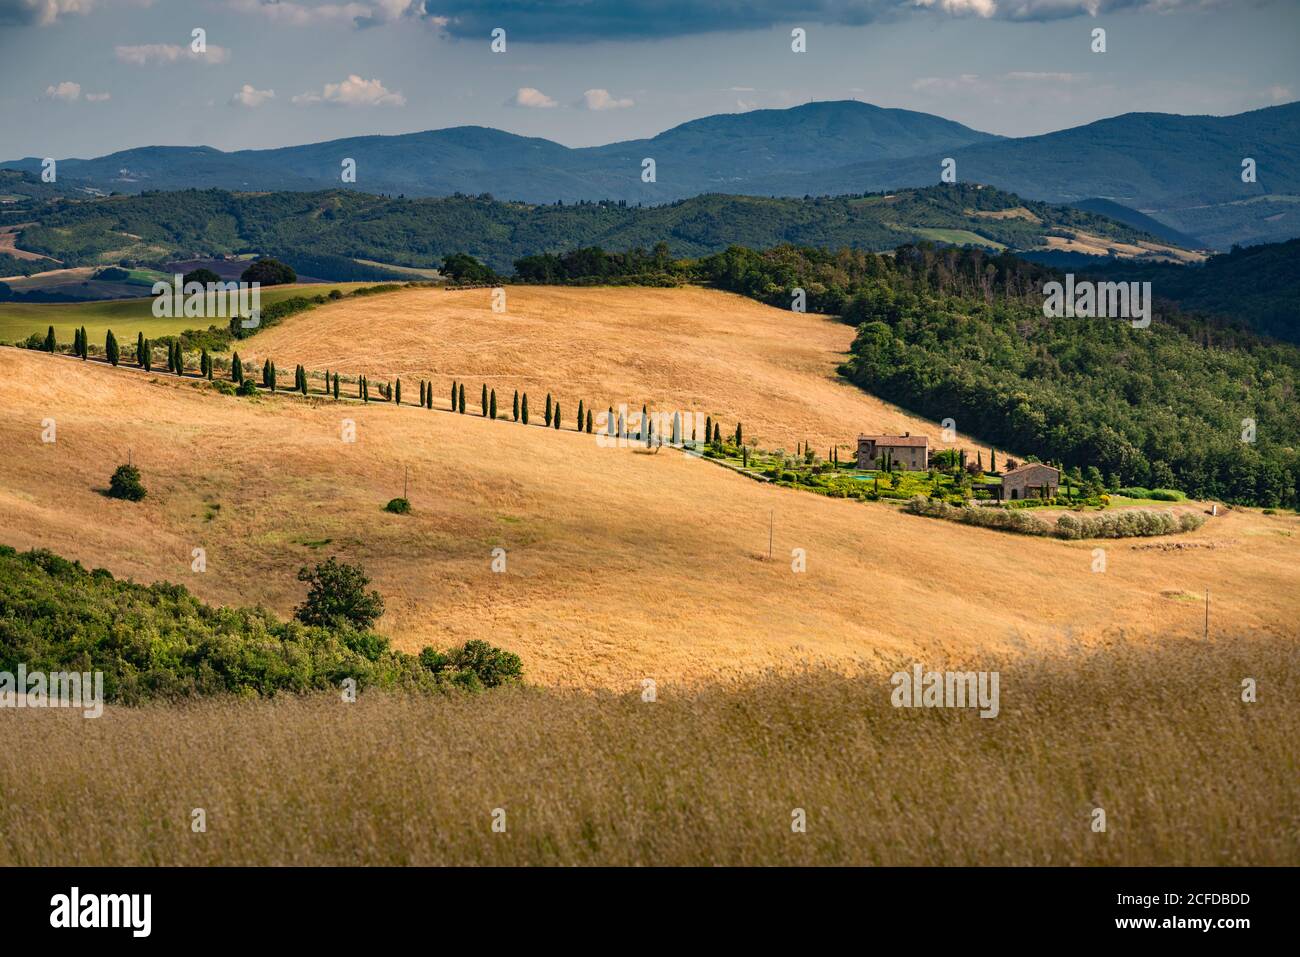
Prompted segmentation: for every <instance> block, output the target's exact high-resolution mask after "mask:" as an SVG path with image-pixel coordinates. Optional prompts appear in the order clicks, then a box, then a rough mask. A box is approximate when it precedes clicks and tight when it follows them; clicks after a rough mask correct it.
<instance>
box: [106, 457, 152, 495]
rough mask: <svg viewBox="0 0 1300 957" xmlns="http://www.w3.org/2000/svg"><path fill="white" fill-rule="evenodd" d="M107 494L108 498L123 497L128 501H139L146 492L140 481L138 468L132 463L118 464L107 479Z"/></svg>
mask: <svg viewBox="0 0 1300 957" xmlns="http://www.w3.org/2000/svg"><path fill="white" fill-rule="evenodd" d="M108 494H109V497H110V498H123V499H126V500H127V501H128V502H138V501H140V499H142V498H144V497H145V494H146V493H145V490H144V485H143V483H141V481H140V470H139V469H138V468H136V467H135V466H134V465H119V466H118V467H117V471H116V472H114V473H113V477H112V478H111V479H109V480H108Z"/></svg>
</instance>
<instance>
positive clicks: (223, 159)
mask: <svg viewBox="0 0 1300 957" xmlns="http://www.w3.org/2000/svg"><path fill="white" fill-rule="evenodd" d="M1297 155H1300V103H1291V104H1287V105H1284V106H1277V107H1270V108H1268V109H1263V110H1255V111H1253V112H1250V113H1242V114H1239V115H1237V116H1228V117H1214V116H1179V115H1172V114H1162V113H1130V114H1126V115H1124V116H1118V117H1114V118H1111V119H1106V120H1099V121H1097V122H1095V123H1089V124H1087V125H1085V126H1080V127H1075V128H1072V129H1067V130H1061V131H1058V132H1055V133H1048V134H1044V135H1042V136H1032V137H1021V138H1006V137H999V136H994V135H992V134H988V133H982V132H979V131H977V130H972V129H970V128H968V127H965V126H962V125H961V124H960V123H955V122H952V121H950V120H946V119H943V118H941V117H938V116H933V115H930V114H927V113H917V112H912V111H909V110H893V109H883V108H881V107H877V106H871V105H869V104H866V103H860V102H857V101H837V102H823V103H809V104H806V105H803V106H798V107H793V108H791V109H788V110H755V111H752V112H749V113H738V114H727V115H718V116H709V117H704V118H702V119H698V120H693V121H691V122H689V123H684V124H682V125H680V126H676V127H674V128H672V129H670V130H667V131H665V132H663V133H660V134H659V135H657V136H654V137H651V138H649V139H642V140H630V141H627V142H621V143H612V144H610V145H607V146H599V147H588V148H582V149H571V148H569V147H565V146H562V145H560V144H558V143H554V142H551V141H550V140H546V139H540V138H535V137H524V136H516V135H514V134H511V133H504V132H501V131H499V130H493V129H487V128H484V127H456V128H452V129H445V130H433V131H428V132H422V133H409V134H404V135H400V136H360V137H352V138H348V139H341V140H333V141H330V142H326V143H315V144H309V145H304V146H290V147H283V148H279V149H269V150H241V151H237V152H231V153H226V152H222V151H221V150H217V149H213V148H212V147H207V146H198V147H177V146H149V147H142V148H139V149H132V150H126V151H123V152H119V153H113V154H110V155H108V156H104V157H100V158H97V159H64V160H61V161H59V165H58V171H59V177H60V180H61V182H63V183H64V184H66V185H68V186H71V187H73V188H80V189H83V190H84V189H86V188H90V189H98V190H104V191H118V192H128V193H134V192H141V191H144V190H176V189H188V188H210V187H211V188H220V189H229V190H250V191H251V190H256V191H263V190H301V191H309V190H320V189H331V188H339V187H343V186H344V185H345V184H343V183H342V182H341V178H340V173H341V169H342V166H341V164H342V162H343V160H344V159H353V160H355V162H356V168H357V179H356V183H355V184H354V186H353V184H347V185H348V187H349V188H356V189H357V190H360V191H364V192H367V193H387V194H403V195H406V196H446V195H451V194H455V193H464V194H470V195H476V194H481V193H491V194H492V195H493V196H495V197H498V198H502V199H517V200H522V201H525V202H529V203H537V204H545V203H553V202H556V201H557V200H558V201H564V202H566V203H571V202H575V201H579V200H602V199H608V200H615V201H620V200H621V201H627V202H629V203H642V204H646V205H657V204H662V203H667V202H672V201H675V200H680V199H684V198H688V197H692V196H697V195H700V194H702V193H716V192H723V193H731V194H742V195H757V196H804V195H814V196H819V195H840V194H849V193H855V194H861V193H864V192H869V191H872V192H875V191H883V190H892V189H897V188H901V187H912V186H925V185H930V184H933V183H936V182H938V181H939V173H940V163H941V161H942V160H943V159H944V158H945V157H951V158H953V159H954V160H956V164H957V166H956V173H957V178H958V180H959V181H960V182H976V183H986V184H990V185H994V186H997V187H999V188H1001V189H1005V190H1008V191H1011V192H1014V193H1016V194H1018V195H1020V196H1024V197H1027V198H1030V199H1037V200H1044V201H1048V202H1053V203H1069V204H1076V203H1077V204H1080V205H1081V206H1083V207H1084V208H1096V206H1095V204H1096V203H1098V202H1100V203H1104V204H1109V206H1108V207H1107V209H1108V212H1107V215H1110V216H1112V217H1114V218H1118V219H1121V220H1122V221H1126V222H1130V223H1131V224H1133V225H1136V224H1137V223H1139V222H1152V221H1154V222H1156V223H1159V224H1161V226H1162V227H1163V228H1164V229H1165V230H1166V232H1164V233H1162V234H1161V235H1162V236H1163V238H1166V239H1169V240H1170V241H1174V242H1179V243H1180V244H1182V245H1192V246H1207V247H1213V248H1227V247H1228V246H1230V245H1232V244H1233V243H1254V242H1266V241H1275V240H1281V239H1286V238H1290V237H1292V236H1297V235H1300V171H1297V170H1296V169H1295V164H1294V163H1293V162H1292V160H1293V159H1294V157H1295V156H1297ZM647 158H649V159H653V160H654V164H655V170H654V172H655V177H654V182H644V181H643V180H642V175H643V161H644V160H645V159H647ZM1245 158H1252V159H1254V160H1255V162H1256V164H1257V169H1258V174H1257V175H1258V182H1256V183H1243V182H1242V181H1241V166H1242V160H1243V159H1245ZM0 166H3V167H8V168H12V169H19V170H25V171H28V172H39V170H40V160H39V159H38V158H35V157H28V158H26V159H20V160H12V161H8V162H4V163H0ZM1089 204H1094V205H1093V206H1089ZM1126 210H1127V211H1128V212H1125V211H1126ZM1099 211H1100V210H1099ZM1126 217H1127V218H1126ZM1149 228H1150V227H1148V229H1149ZM1175 237H1180V238H1175Z"/></svg>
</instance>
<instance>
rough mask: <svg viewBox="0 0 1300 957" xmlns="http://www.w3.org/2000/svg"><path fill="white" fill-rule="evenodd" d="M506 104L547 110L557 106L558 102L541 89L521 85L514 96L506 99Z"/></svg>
mask: <svg viewBox="0 0 1300 957" xmlns="http://www.w3.org/2000/svg"><path fill="white" fill-rule="evenodd" d="M506 105H507V106H526V107H529V108H531V109H534V110H549V109H551V108H552V107H555V106H559V105H560V104H558V103H556V102H555V101H554V100H553V99H551V98H550V97H549V96H547V95H546V94H545V93H543V92H542V91H541V90H535V89H533V88H532V87H531V86H521V87H520V88H519V90H518V92H516V93H515V95H514V96H512V97H511V98H510V99H508V100H506Z"/></svg>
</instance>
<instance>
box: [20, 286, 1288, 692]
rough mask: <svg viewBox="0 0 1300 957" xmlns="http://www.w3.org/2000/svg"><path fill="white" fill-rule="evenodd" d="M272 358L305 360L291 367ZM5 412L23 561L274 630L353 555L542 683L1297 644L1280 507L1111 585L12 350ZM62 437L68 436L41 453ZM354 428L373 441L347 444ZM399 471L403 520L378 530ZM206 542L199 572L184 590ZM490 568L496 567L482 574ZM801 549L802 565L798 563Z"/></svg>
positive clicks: (588, 449) (440, 417)
mask: <svg viewBox="0 0 1300 957" xmlns="http://www.w3.org/2000/svg"><path fill="white" fill-rule="evenodd" d="M402 295H407V294H405V293H402V294H395V295H394V296H393V297H383V298H385V299H396V298H397V297H398V296H402ZM428 295H429V296H430V297H433V296H453V295H459V294H451V293H443V292H441V291H434V292H430V293H428ZM521 298H522V297H521ZM596 298H597V300H599V299H600V297H596ZM373 301H376V302H377V301H378V300H373ZM349 305H352V304H349ZM333 308H334V307H332V306H331V307H325V308H324V309H322V310H319V313H320V314H321V315H328V314H329V312H330V310H331V309H333ZM352 322H353V323H354V325H353V328H354V329H357V330H361V331H362V333H363V334H362V336H361V338H362V339H363V340H364V341H369V340H368V336H369V327H368V326H367V325H366V324H365V323H364V322H362V321H360V319H359V317H357V316H356V315H355V314H354V315H353V319H352ZM717 324H718V325H720V326H721V325H725V324H724V323H723V322H722V321H721V320H718V322H717ZM286 325H287V324H286ZM479 325H481V323H480V324H479ZM398 328H399V329H400V326H399V327H398ZM278 331H279V329H275V330H272V332H278ZM326 332H328V327H327V330H326ZM507 338H508V337H507ZM250 341H256V340H250ZM471 341H472V340H471ZM749 347H750V348H751V349H753V350H755V352H756V354H757V356H758V358H755V357H754V356H753V355H752V354H750V353H748V352H746V351H745V350H739V351H738V355H737V357H736V358H734V359H733V361H732V362H731V363H730V368H731V369H732V371H733V373H734V374H735V375H737V376H739V377H742V378H744V379H745V380H746V381H750V382H757V383H759V385H760V386H765V385H766V384H765V383H764V382H763V380H762V378H761V375H760V374H759V371H756V370H760V371H761V370H762V369H763V368H764V362H765V361H767V360H764V359H763V358H762V356H763V355H764V344H762V343H749ZM449 348H451V345H450V344H448V343H446V342H442V343H441V344H438V343H437V342H436V340H435V342H433V343H431V344H430V349H433V350H447V349H449ZM521 348H527V343H526V342H525V343H524V345H523V346H522V347H521ZM444 354H445V353H444ZM815 354H816V352H815V350H814V351H813V352H812V353H811V354H810V355H809V356H808V357H806V358H805V357H797V358H798V360H799V361H807V362H809V363H811V362H812V357H813V356H814V355H815ZM280 359H281V364H282V366H283V367H284V368H286V369H287V368H290V367H291V365H290V363H291V362H292V359H293V357H292V355H291V354H290V353H288V352H285V353H284V354H282V356H280ZM392 361H393V362H398V361H400V358H399V354H396V353H395V354H394V356H393V358H392ZM467 361H468V360H467ZM484 361H486V360H484ZM769 368H770V366H769ZM680 374H682V375H683V376H686V375H688V373H687V372H685V371H683V372H681V373H680ZM807 375H808V376H809V377H810V378H815V376H813V375H812V372H811V371H809V372H808V373H807ZM718 376H719V377H721V372H720V371H719V372H718ZM796 381H797V380H796ZM699 382H700V384H701V388H703V387H707V386H708V385H709V377H708V376H707V375H701V376H700V377H699ZM38 383H39V385H38ZM408 387H409V388H410V393H408V394H414V393H415V392H416V386H415V383H414V381H413V380H412V381H411V382H410V383H409V386H408ZM795 387H796V384H795V381H792V382H790V385H789V388H791V389H794V388H795ZM826 388H828V389H834V388H838V386H836V385H834V384H833V383H830V382H829V381H828V384H827V386H826ZM763 392H764V388H759V389H758V394H762V393H763ZM742 398H743V397H741V396H740V395H739V392H738V391H737V393H736V399H737V401H739V400H740V399H742ZM715 401H718V400H715ZM769 401H771V400H769ZM719 404H721V402H719ZM0 407H2V408H4V409H5V413H6V414H5V415H4V416H3V418H0V443H3V447H4V448H5V449H6V450H9V451H10V454H9V455H6V456H5V457H4V458H3V459H2V460H0V511H3V513H4V515H5V528H4V532H3V541H4V543H5V544H9V545H12V546H15V547H17V548H20V549H26V548H31V547H42V546H43V547H47V548H50V549H53V550H54V551H56V552H59V553H61V554H63V555H65V556H66V557H69V558H78V559H81V560H82V561H83V563H85V564H86V565H87V567H95V566H104V567H107V568H109V569H110V570H112V571H113V572H114V573H115V574H119V575H124V576H126V575H129V576H133V577H135V578H136V579H137V580H141V581H153V580H158V579H165V580H172V581H178V582H181V583H183V584H185V585H187V586H188V587H190V588H191V589H192V590H193V591H195V592H196V593H197V594H199V595H200V596H201V597H203V598H205V599H207V600H210V601H214V602H218V603H245V604H247V603H256V602H261V603H263V604H266V605H267V606H268V607H271V608H273V609H275V610H276V611H278V612H280V613H281V614H283V615H288V614H290V613H291V611H292V609H293V607H294V605H295V604H297V603H298V601H300V599H301V596H302V586H301V585H300V584H299V583H298V582H297V581H296V580H295V579H294V574H295V572H296V571H297V569H298V568H299V567H300V566H301V565H303V564H306V563H309V562H314V561H320V560H323V559H324V558H325V557H327V556H329V555H337V556H339V557H340V558H341V559H343V560H346V561H354V562H355V561H359V562H361V563H363V564H364V565H365V566H366V568H367V570H368V571H369V572H370V573H371V574H372V576H373V577H374V579H375V583H376V587H377V588H378V589H379V590H380V591H381V592H382V593H383V594H384V596H385V597H386V599H387V602H388V610H387V612H386V614H385V616H384V618H383V619H382V620H381V622H380V629H381V630H382V631H384V632H385V633H387V634H389V635H391V636H393V638H394V640H395V642H396V644H397V645H398V646H399V647H402V648H404V649H405V650H411V651H413V650H418V649H419V648H420V647H421V646H423V645H425V644H433V645H436V646H439V647H445V646H449V645H452V644H458V643H461V642H463V641H465V640H467V639H469V638H483V639H485V640H488V641H490V642H492V643H493V644H496V645H499V646H501V647H504V648H506V649H508V650H510V651H514V652H516V653H518V654H519V655H521V656H522V658H523V660H524V666H525V669H526V674H527V676H528V677H529V679H530V680H533V681H536V682H538V683H541V684H546V685H552V686H555V685H574V686H581V687H603V688H609V689H615V690H626V689H629V688H639V687H640V682H641V680H642V679H643V678H646V677H651V678H654V679H656V680H660V681H664V682H673V681H683V682H707V681H715V680H718V679H719V677H720V676H724V675H726V674H729V673H735V674H755V673H759V672H761V671H763V670H764V669H766V668H769V667H786V666H789V665H790V664H792V663H794V662H797V661H802V660H807V661H810V662H815V663H825V664H830V665H833V666H835V667H838V668H841V669H845V670H852V669H854V668H857V667H859V663H860V662H861V661H862V660H863V659H864V657H867V658H869V657H870V656H871V655H873V654H876V653H880V652H899V653H901V652H906V653H912V654H921V653H944V652H950V653H956V652H966V653H974V652H976V651H978V652H980V653H988V654H994V653H998V652H1004V651H1007V650H1009V649H1017V648H1024V649H1027V650H1030V651H1043V650H1051V649H1059V648H1061V647H1062V646H1065V645H1068V644H1070V643H1071V642H1079V643H1081V644H1084V645H1089V644H1093V643H1096V642H1100V641H1105V640H1108V639H1113V638H1114V637H1116V636H1118V635H1121V634H1123V635H1125V636H1128V637H1129V638H1132V639H1134V640H1137V639H1148V640H1152V641H1167V640H1170V639H1172V638H1174V637H1176V636H1179V635H1195V634H1199V633H1200V632H1201V630H1202V627H1203V617H1204V611H1203V608H1202V607H1201V606H1200V605H1197V604H1190V603H1186V602H1180V601H1173V600H1170V599H1169V598H1168V597H1166V595H1167V593H1170V592H1174V593H1182V592H1186V593H1191V594H1201V593H1203V592H1204V590H1205V588H1206V587H1207V586H1208V587H1210V588H1211V589H1212V590H1213V614H1212V634H1215V635H1224V634H1228V633H1231V634H1234V635H1240V636H1243V637H1250V636H1256V637H1258V636H1265V635H1273V636H1278V637H1282V636H1286V637H1294V634H1295V622H1296V621H1297V620H1298V619H1300V561H1297V557H1298V556H1300V549H1298V545H1300V540H1298V539H1297V533H1300V519H1298V518H1297V517H1296V516H1295V515H1290V514H1288V515H1282V514H1279V515H1272V516H1265V515H1262V514H1260V513H1259V512H1258V511H1254V510H1233V511H1231V512H1229V513H1227V514H1224V515H1221V516H1219V517H1218V518H1216V519H1210V520H1208V521H1207V522H1206V524H1205V526H1204V527H1203V528H1201V529H1199V530H1198V531H1196V532H1193V533H1190V534H1187V535H1179V536H1175V537H1174V538H1173V539H1170V540H1168V542H1167V543H1168V544H1169V545H1170V546H1171V547H1170V548H1164V547H1162V546H1163V545H1165V544H1166V540H1164V539H1144V540H1141V541H1140V542H1134V541H1125V542H1107V543H1104V547H1105V548H1106V551H1107V554H1108V569H1107V571H1106V572H1105V573H1104V574H1098V573H1094V572H1093V571H1092V570H1091V568H1092V562H1093V555H1092V549H1093V547H1094V546H1095V544H1096V543H1091V542H1058V541H1050V540H1039V539H1026V538H1022V537H1017V536H1012V535H1005V534H999V533H996V532H990V531H986V530H982V529H975V528H967V527H962V526H956V525H953V524H951V523H945V522H934V521H930V520H927V519H923V518H916V517H913V516H908V515H904V514H901V513H900V512H898V511H897V510H896V509H894V508H892V507H889V506H885V505H872V504H863V503H857V502H849V501H844V500H832V499H826V498H823V497H821V496H816V495H811V494H807V493H804V492H800V491H796V490H789V489H780V488H773V487H770V486H766V485H762V484H760V483H757V482H754V481H752V480H749V479H745V478H743V477H740V476H737V475H735V474H734V473H732V472H730V471H728V470H725V469H722V468H719V467H717V466H714V465H711V464H708V463H707V462H702V461H698V460H694V459H692V458H690V457H688V456H684V455H682V454H680V453H678V452H675V451H671V450H663V451H661V452H660V453H658V454H645V453H644V452H638V451H636V450H632V449H623V450H617V449H602V448H598V447H597V445H596V443H595V441H594V440H593V439H594V437H592V436H587V435H580V434H577V433H574V432H572V431H568V430H565V431H560V432H556V431H554V430H545V429H542V428H540V427H536V426H533V427H528V428H525V427H522V426H519V425H515V424H512V423H507V422H492V421H488V420H484V419H482V418H480V417H477V416H474V415H466V416H452V415H450V414H446V413H442V412H437V411H428V410H422V409H417V408H414V407H407V408H402V409H397V408H394V407H392V406H391V405H388V404H383V405H374V404H372V405H370V406H368V407H363V406H358V405H355V404H351V403H347V404H344V405H341V406H335V405H334V404H333V403H331V402H328V401H326V400H322V399H314V400H302V399H294V398H292V397H277V398H265V399H257V400H247V399H236V398H233V397H225V396H221V395H218V394H214V393H213V392H211V391H209V390H208V389H206V388H204V387H202V386H200V385H199V384H197V383H195V382H192V381H191V382H186V383H183V382H181V381H178V380H176V379H174V378H170V377H161V376H149V375H145V374H142V373H140V372H138V371H131V370H127V369H119V370H113V369H111V368H109V367H107V366H105V365H103V364H99V363H81V362H79V361H76V360H73V359H69V358H64V357H55V356H49V355H47V354H42V353H35V352H26V351H23V350H13V349H4V350H0ZM536 407H537V408H539V409H540V403H538V405H537V406H536ZM792 409H793V411H792V414H793V415H797V414H799V413H800V411H801V410H802V409H803V406H801V405H799V404H795V405H793V406H792ZM779 412H780V408H779V405H776V404H773V406H772V407H771V411H770V413H769V414H771V415H776V414H779ZM746 418H747V419H748V418H750V416H749V415H748V414H746ZM46 419H53V420H54V421H55V423H56V424H57V441H56V442H54V443H49V444H46V443H43V442H42V441H41V432H42V428H43V427H42V421H43V420H46ZM345 419H348V420H352V421H353V422H354V423H355V426H356V442H355V443H347V442H344V441H342V435H343V432H342V429H343V426H344V425H345V423H344V420H345ZM128 453H129V454H130V455H131V457H132V459H133V461H134V462H135V463H136V464H137V465H138V466H139V467H140V468H141V470H142V471H143V475H144V481H145V484H146V486H147V488H148V489H149V496H148V498H146V499H145V500H144V501H143V502H141V503H139V504H128V503H123V502H118V501H114V500H111V499H108V498H106V497H105V496H104V495H102V494H101V492H100V490H101V489H103V488H104V487H105V485H106V483H107V480H108V477H109V474H110V473H111V472H112V470H113V468H114V467H115V466H116V465H117V464H119V463H121V462H125V461H126V459H127V455H128ZM406 469H409V472H410V479H411V488H410V495H409V498H410V500H411V503H412V506H413V513H412V514H411V515H408V516H399V515H391V514H388V513H386V512H384V511H383V510H382V506H383V505H384V503H385V502H387V501H388V500H389V499H390V498H393V497H394V496H396V495H399V494H400V493H401V490H402V481H403V472H404V470H406ZM214 505H220V508H219V509H214V508H213V506H214ZM769 521H771V522H773V526H774V532H773V556H774V557H773V559H772V560H771V561H768V560H766V554H767V551H768V536H769ZM196 547H203V548H205V549H206V550H207V571H206V573H204V574H196V573H193V572H191V571H190V561H191V552H192V549H194V548H196ZM498 547H499V548H504V549H505V550H506V555H507V556H508V567H507V571H506V573H505V574H494V573H493V572H492V571H491V561H492V557H493V556H492V550H493V549H494V548H498ZM794 549H803V552H804V558H805V560H806V571H803V572H795V571H793V570H792V568H793V566H792V561H793V556H794V554H795V553H794V551H793V550H794Z"/></svg>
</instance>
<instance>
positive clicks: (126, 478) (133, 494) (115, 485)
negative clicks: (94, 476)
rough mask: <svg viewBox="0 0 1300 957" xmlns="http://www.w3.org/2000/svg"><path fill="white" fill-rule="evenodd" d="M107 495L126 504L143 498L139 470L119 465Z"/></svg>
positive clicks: (109, 483) (143, 491)
mask: <svg viewBox="0 0 1300 957" xmlns="http://www.w3.org/2000/svg"><path fill="white" fill-rule="evenodd" d="M113 364H114V365H116V364H117V363H113ZM108 495H109V497H110V498H121V499H126V500H127V501H128V502H138V501H140V500H141V499H142V498H144V497H145V489H144V483H142V482H141V481H140V470H139V469H138V468H136V467H135V466H134V465H119V466H118V467H117V471H115V472H114V473H113V477H112V478H111V479H109V480H108Z"/></svg>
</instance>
